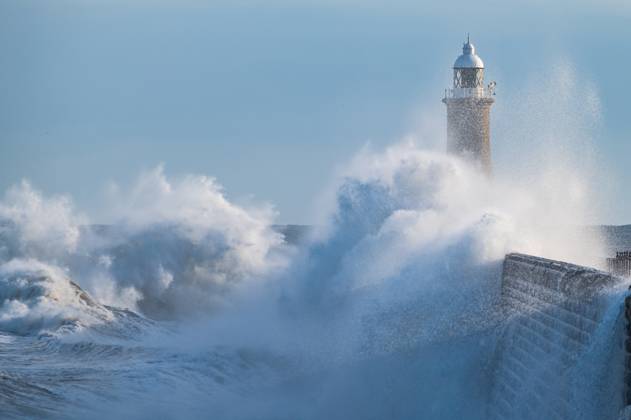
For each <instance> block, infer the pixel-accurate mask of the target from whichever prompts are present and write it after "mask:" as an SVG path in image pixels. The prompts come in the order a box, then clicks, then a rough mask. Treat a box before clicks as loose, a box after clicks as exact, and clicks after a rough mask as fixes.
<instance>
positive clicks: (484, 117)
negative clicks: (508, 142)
mask: <svg viewBox="0 0 631 420" xmlns="http://www.w3.org/2000/svg"><path fill="white" fill-rule="evenodd" d="M453 69H454V83H453V88H451V89H445V97H444V98H443V102H444V103H445V105H447V151H448V152H449V153H453V154H456V155H458V156H461V157H463V158H465V159H467V160H469V161H471V162H473V163H475V164H476V165H478V166H479V167H480V169H482V170H483V171H484V172H486V173H487V174H489V175H490V174H491V170H492V166H491V143H490V130H489V120H490V113H491V105H492V104H493V102H494V99H493V96H494V95H495V92H494V90H495V82H491V83H490V84H489V85H488V86H486V87H485V86H484V63H483V62H482V59H481V58H480V57H479V56H478V55H476V53H475V47H474V46H473V44H472V43H471V42H469V37H468V36H467V42H466V43H465V44H464V45H463V47H462V55H461V56H460V57H458V58H457V59H456V62H455V63H454V68H453Z"/></svg>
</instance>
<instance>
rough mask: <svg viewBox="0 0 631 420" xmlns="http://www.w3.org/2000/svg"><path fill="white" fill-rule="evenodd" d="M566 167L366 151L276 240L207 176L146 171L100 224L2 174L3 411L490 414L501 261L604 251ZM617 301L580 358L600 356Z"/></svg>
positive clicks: (266, 213)
mask: <svg viewBox="0 0 631 420" xmlns="http://www.w3.org/2000/svg"><path fill="white" fill-rule="evenodd" d="M560 170H561V169H560V168H558V167H555V168H554V176H549V174H546V173H544V172H542V173H541V177H542V179H543V180H546V181H547V182H532V183H528V185H522V184H519V183H512V182H506V183H505V182H500V181H498V180H489V179H487V178H486V177H484V176H483V175H481V174H479V173H477V171H476V169H475V168H473V167H470V166H468V165H467V164H466V163H464V162H461V161H459V160H457V159H455V158H453V157H450V156H445V155H443V154H439V153H432V152H427V151H424V150H421V149H419V148H417V147H416V146H414V145H412V144H407V143H405V144H399V145H395V146H392V147H390V148H388V149H386V150H384V151H378V152H371V151H366V152H364V153H362V154H360V155H359V156H358V157H357V158H356V159H355V160H354V161H353V162H351V163H349V165H348V167H347V168H346V170H345V171H344V173H343V174H341V176H340V177H339V180H338V181H337V182H336V184H335V185H334V187H333V188H331V191H330V192H329V195H328V196H327V197H325V198H326V199H325V200H324V202H323V204H322V220H321V223H319V224H318V225H317V227H315V228H312V229H309V230H308V232H301V231H300V229H298V228H295V227H294V228H291V229H289V230H290V232H289V236H288V237H290V238H291V241H287V240H286V237H285V236H283V234H281V233H279V229H273V228H272V226H273V223H274V211H273V209H272V208H271V207H269V206H258V207H256V208H246V207H243V206H239V205H237V204H235V203H232V202H230V201H229V200H227V199H226V197H225V196H224V194H223V192H222V189H221V187H220V186H219V184H218V183H217V181H216V180H214V179H212V178H208V177H204V176H192V175H191V176H187V177H183V178H180V179H175V180H174V179H169V178H168V177H167V176H166V175H165V174H164V171H163V170H162V168H156V169H155V170H153V171H149V172H147V173H145V174H143V175H141V176H140V177H139V179H138V181H137V183H135V184H134V185H132V186H130V187H129V188H122V189H120V190H119V191H118V192H117V193H116V194H118V195H117V196H116V197H114V198H113V202H114V206H113V213H114V214H115V216H116V217H114V220H115V221H114V222H112V223H111V224H108V225H93V224H90V222H89V219H88V218H87V217H85V216H83V215H82V214H81V213H80V212H79V211H77V210H76V209H75V208H74V206H73V204H72V200H71V199H70V198H68V197H55V196H53V197H46V196H44V195H42V194H41V193H39V192H38V191H37V190H36V189H35V188H34V187H32V186H31V185H29V184H28V183H22V184H20V185H16V186H15V187H14V188H12V189H10V190H9V191H7V193H6V194H5V196H4V198H3V199H2V201H1V202H0V220H2V222H1V223H0V378H1V380H0V412H1V417H3V418H22V417H32V418H64V419H65V418H77V419H79V418H112V417H113V416H117V415H118V416H120V417H122V418H139V419H143V418H178V419H179V418H208V417H212V418H225V419H240V418H242V419H252V418H257V419H296V418H300V419H321V418H329V419H338V418H339V419H349V418H361V419H371V418H373V419H383V418H399V419H407V418H437V419H459V418H469V419H476V418H479V419H484V418H487V414H488V410H489V407H488V404H489V395H490V392H491V389H492V384H493V380H494V374H495V372H494V369H493V355H494V352H495V350H496V346H497V343H498V339H499V338H500V337H501V336H502V333H503V330H504V327H505V324H504V321H505V320H504V319H503V318H502V314H501V313H500V312H499V311H498V310H497V308H498V301H499V298H500V274H501V264H502V259H503V257H504V255H505V254H506V253H507V252H511V251H520V252H525V253H531V254H536V255H544V256H548V257H550V258H559V259H564V260H568V261H572V262H576V263H582V264H588V265H589V264H594V263H595V261H594V256H595V255H596V256H598V255H602V253H603V252H604V251H603V252H600V250H601V249H604V248H605V246H606V238H604V237H603V236H602V235H600V234H599V233H598V232H593V231H590V232H582V231H581V232H579V233H576V232H575V227H576V226H577V225H586V224H587V223H586V218H585V214H586V209H588V208H589V197H588V196H585V195H583V194H576V190H573V189H568V188H567V183H566V182H565V181H563V179H565V178H560V179H559V180H558V182H553V181H554V180H556V179H557V175H558V174H559V171H560ZM572 176H573V177H574V178H573V179H575V182H578V179H577V178H576V176H574V174H573V175H572ZM542 221H545V223H542ZM551 225H552V226H554V229H550V226H551ZM570 230H571V231H572V232H574V233H573V234H572V235H568V232H570ZM577 235H579V236H578V237H579V239H580V240H576V238H577ZM580 235H582V236H580ZM568 238H571V239H568ZM612 302H613V303H612V308H613V309H612V310H611V315H610V316H609V317H608V318H607V319H608V320H609V321H610V322H609V324H606V326H605V327H606V328H605V329H606V331H604V332H602V333H601V334H600V335H595V336H594V337H595V338H594V340H595V341H594V343H593V346H591V347H589V349H590V350H588V353H587V354H586V355H584V357H583V359H581V360H602V359H601V357H602V356H603V355H605V354H608V353H607V352H609V351H610V350H611V349H610V347H608V346H607V345H605V344H606V343H608V342H610V341H611V334H610V333H611V331H613V329H614V328H615V325H617V324H616V322H614V321H615V320H616V319H618V317H619V313H617V312H616V308H617V307H618V306H619V305H620V302H621V301H620V300H616V299H613V300H612ZM599 337H600V338H599ZM600 365H601V364H600V363H590V364H589V366H590V368H592V369H596V372H595V373H594V375H595V376H594V377H598V375H604V374H605V373H606V372H607V369H610V368H611V367H610V366H608V365H607V364H606V363H602V370H600V368H599V367H598V366H600ZM594 366H596V368H594ZM603 372H605V373H603ZM577 378H579V376H577ZM581 378H582V377H581ZM583 379H584V378H583ZM583 379H581V380H583ZM577 380H578V379H577ZM582 395H584V394H582ZM552 398H553V396H552ZM586 398H589V396H586ZM586 405H587V406H588V407H595V406H596V405H594V404H590V402H589V401H587V402H586ZM598 413H602V411H597V410H596V415H598ZM515 418H521V417H520V416H519V414H518V413H516V414H515Z"/></svg>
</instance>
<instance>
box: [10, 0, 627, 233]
mask: <svg viewBox="0 0 631 420" xmlns="http://www.w3.org/2000/svg"><path fill="white" fill-rule="evenodd" d="M508 3H509V2H505V1H487V0H483V1H476V2H462V1H449V2H423V1H415V2H413V1H400V2H397V1H390V2H377V1H370V0H368V1H354V0H339V1H332V0H331V1H317V2H316V1H304V2H298V1H275V0H271V1H265V2H263V1H231V2H227V1H225V2H223V1H207V2H202V1H192V0H188V1H187V0H185V1H172V2H166V1H155V2H153V1H152V2H149V1H145V0H129V1H114V0H112V1H106V0H94V1H87V0H86V1H64V0H57V1H42V0H39V1H32V0H1V1H0V189H2V190H4V189H6V188H7V187H8V186H10V185H12V184H14V183H16V182H18V181H19V180H20V179H23V178H28V179H30V180H31V181H32V182H33V184H34V185H35V186H36V187H37V188H39V189H42V190H44V191H45V192H47V193H67V194H69V195H72V196H73V197H74V199H75V201H76V203H77V206H78V207H79V208H81V209H84V210H86V211H87V212H88V213H89V214H92V215H93V217H92V218H93V219H96V220H95V221H101V220H99V219H106V218H107V216H106V215H104V214H102V213H100V210H101V206H102V204H103V201H102V197H103V192H104V190H105V189H106V186H107V185H108V183H110V182H111V181H115V182H117V183H119V184H126V183H128V182H130V181H131V180H132V179H134V178H135V177H136V176H137V175H138V173H139V172H140V171H142V170H146V169H149V168H152V167H154V166H156V165H157V164H159V163H164V164H165V167H166V171H167V173H168V174H170V175H173V176H177V175H181V174H186V173H203V174H208V175H212V176H215V177H217V178H218V180H219V182H220V183H221V184H222V185H224V187H225V189H226V192H227V194H228V196H229V197H230V198H231V199H234V200H236V201H246V200H251V199H254V200H257V201H265V202H271V203H273V204H274V205H275V206H276V208H277V209H278V211H279V213H280V216H279V221H280V222H282V223H309V222H311V221H312V220H313V205H314V198H315V197H316V196H317V194H318V193H319V192H320V191H321V190H322V188H323V187H325V186H326V183H327V180H328V179H329V178H330V177H331V176H332V173H333V172H334V171H335V170H336V168H339V166H340V165H342V164H343V163H344V162H345V161H347V160H348V159H350V158H351V157H352V156H353V155H354V154H355V153H356V152H357V151H358V150H359V149H361V147H362V146H363V145H365V144H366V143H370V144H371V145H373V146H374V147H382V146H385V145H387V144H390V143H392V142H394V141H397V140H398V139H400V138H401V137H403V136H405V135H406V134H409V133H419V132H420V131H423V130H425V131H424V132H423V133H420V135H425V136H428V135H429V136H430V137H431V136H432V135H434V133H435V137H436V139H437V140H436V141H439V140H440V136H441V135H442V125H443V123H444V119H443V118H444V109H443V105H442V104H441V103H440V99H441V96H442V92H443V89H444V88H445V87H447V86H448V84H449V83H450V77H451V70H450V67H451V65H452V63H453V60H454V59H455V58H456V56H457V55H458V54H459V49H460V46H461V42H462V40H463V38H464V36H465V35H466V32H470V33H471V35H472V40H473V41H474V43H475V44H476V46H477V49H478V52H479V54H480V55H481V56H482V58H483V59H484V60H485V63H486V65H487V75H488V76H489V77H490V78H491V79H495V80H497V81H498V95H499V96H498V103H497V104H496V106H495V108H496V110H495V109H494V114H493V115H494V116H498V115H509V114H510V113H509V112H506V109H505V108H506V107H507V106H508V105H507V104H506V103H505V104H502V95H504V97H510V98H512V101H514V100H515V98H516V97H517V96H518V94H519V92H520V91H523V89H524V86H526V85H528V83H529V82H528V81H532V80H538V79H545V78H546V74H547V73H548V72H549V71H550V68H551V67H552V66H554V65H557V64H558V62H559V60H561V61H562V62H567V63H570V64H571V67H572V69H573V71H574V74H575V76H576V79H577V80H578V86H579V87H580V85H581V84H582V83H583V80H584V81H585V85H586V86H587V85H589V86H590V88H593V89H595V91H596V92H597V94H598V97H599V100H600V109H601V113H600V114H601V116H600V119H599V120H598V122H597V124H596V128H595V129H593V131H592V132H591V133H590V135H592V137H593V138H594V142H595V145H596V149H597V152H598V159H599V162H600V164H599V168H600V170H601V171H602V172H603V173H604V174H605V175H606V179H610V180H611V185H610V186H609V187H608V188H609V189H610V190H611V193H612V194H611V195H612V196H613V197H617V198H616V199H615V200H613V202H612V203H610V205H609V206H608V209H607V211H606V212H605V213H604V214H603V220H601V222H603V223H617V224H620V223H631V198H629V187H628V186H627V187H625V185H624V182H623V181H621V180H624V179H627V180H628V179H631V165H629V157H630V156H631V113H630V112H629V106H628V102H627V101H628V99H627V97H628V96H629V94H631V87H630V85H629V83H628V80H629V76H628V74H629V69H631V54H630V53H631V3H630V2H627V1H613V0H612V1H604V2H603V1H600V2H596V1H594V2H587V1H574V2H569V1H567V2H556V3H554V2H544V1H530V2H525V1H524V2H522V1H517V2H510V4H508ZM520 89H521V90H520ZM579 97H580V95H579ZM502 107H504V111H502V109H503V108H502ZM493 124H494V133H497V135H496V136H494V137H493V144H494V147H495V148H496V149H497V154H496V156H497V159H496V164H497V166H498V167H499V168H506V167H509V166H510V164H509V163H508V162H506V161H502V160H501V159H502V157H505V156H509V155H510V153H508V152H507V149H509V147H510V144H511V143H510V142H502V138H498V136H499V135H502V133H504V134H505V133H506V130H503V129H502V128H501V127H499V128H498V129H497V130H495V125H496V124H498V122H497V121H495V119H494V120H493ZM421 127H422V128H421ZM428 127H429V128H428ZM428 133H429V134H428ZM496 149H494V151H495V150H496ZM601 175H602V174H601Z"/></svg>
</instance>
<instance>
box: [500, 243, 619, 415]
mask: <svg viewBox="0 0 631 420" xmlns="http://www.w3.org/2000/svg"><path fill="white" fill-rule="evenodd" d="M622 281H623V280H622V279H620V278H618V277H615V276H612V275H610V274H608V273H605V272H602V271H598V270H595V269H591V268H586V267H581V266H577V265H573V264H567V263H563V262H558V261H552V260H548V259H544V258H539V257H533V256H528V255H523V254H509V255H507V256H506V259H505V261H504V267H503V272H502V307H503V308H502V309H503V313H504V316H505V322H504V327H503V331H502V333H501V338H500V340H499V342H498V346H497V348H496V354H495V359H494V363H493V370H494V372H493V373H492V375H493V378H494V379H493V383H494V384H493V388H492V392H491V396H490V399H491V401H490V404H489V410H490V413H489V417H490V418H496V419H508V418H512V419H514V418H547V419H578V418H591V413H590V410H593V412H598V413H604V412H608V413H609V412H616V413H618V412H620V410H621V409H622V408H623V407H624V406H625V405H626V404H628V403H629V401H630V400H631V398H630V397H631V392H630V391H629V388H628V387H627V386H626V385H625V383H626V384H629V383H631V381H630V379H631V375H629V374H628V373H629V372H631V359H629V357H628V356H627V355H626V353H625V352H624V347H626V349H627V351H631V340H629V339H628V337H629V335H628V332H629V329H630V327H629V324H628V320H627V323H626V324H625V323H623V322H621V321H623V318H624V317H623V316H622V315H621V314H622V310H623V308H622V306H623V305H622V302H621V301H618V302H615V301H612V298H611V293H609V292H610V291H611V290H614V289H616V286H619V285H620V284H621V282H622ZM626 308H628V309H627V310H626V311H625V314H626V315H627V317H628V318H631V301H629V303H628V304H627V305H626ZM602 341H605V342H602ZM625 357H626V360H625ZM608 364H611V365H612V367H613V369H612V370H610V371H608V370H607V368H606V367H605V366H604V365H608ZM625 366H626V367H625ZM625 369H626V371H625ZM602 372H611V373H607V374H605V375H603V374H602ZM590 387H593V388H594V390H595V391H593V392H592V391H591V389H590ZM600 391H603V392H604V393H605V394H606V395H604V396H603V398H600V396H598V395H595V393H597V392H600ZM601 400H602V402H601ZM586 401H588V402H589V404H588V403H587V402H586ZM606 418H610V417H606Z"/></svg>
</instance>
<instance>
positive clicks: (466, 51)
mask: <svg viewBox="0 0 631 420" xmlns="http://www.w3.org/2000/svg"><path fill="white" fill-rule="evenodd" d="M454 68H455V69H483V68H484V62H483V61H482V59H481V58H480V57H479V56H478V55H477V54H476V53H475V46H474V45H473V44H472V43H471V42H470V41H469V35H468V34H467V42H465V43H464V45H463V46H462V55H461V56H460V57H458V58H457V59H456V62H455V63H454Z"/></svg>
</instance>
